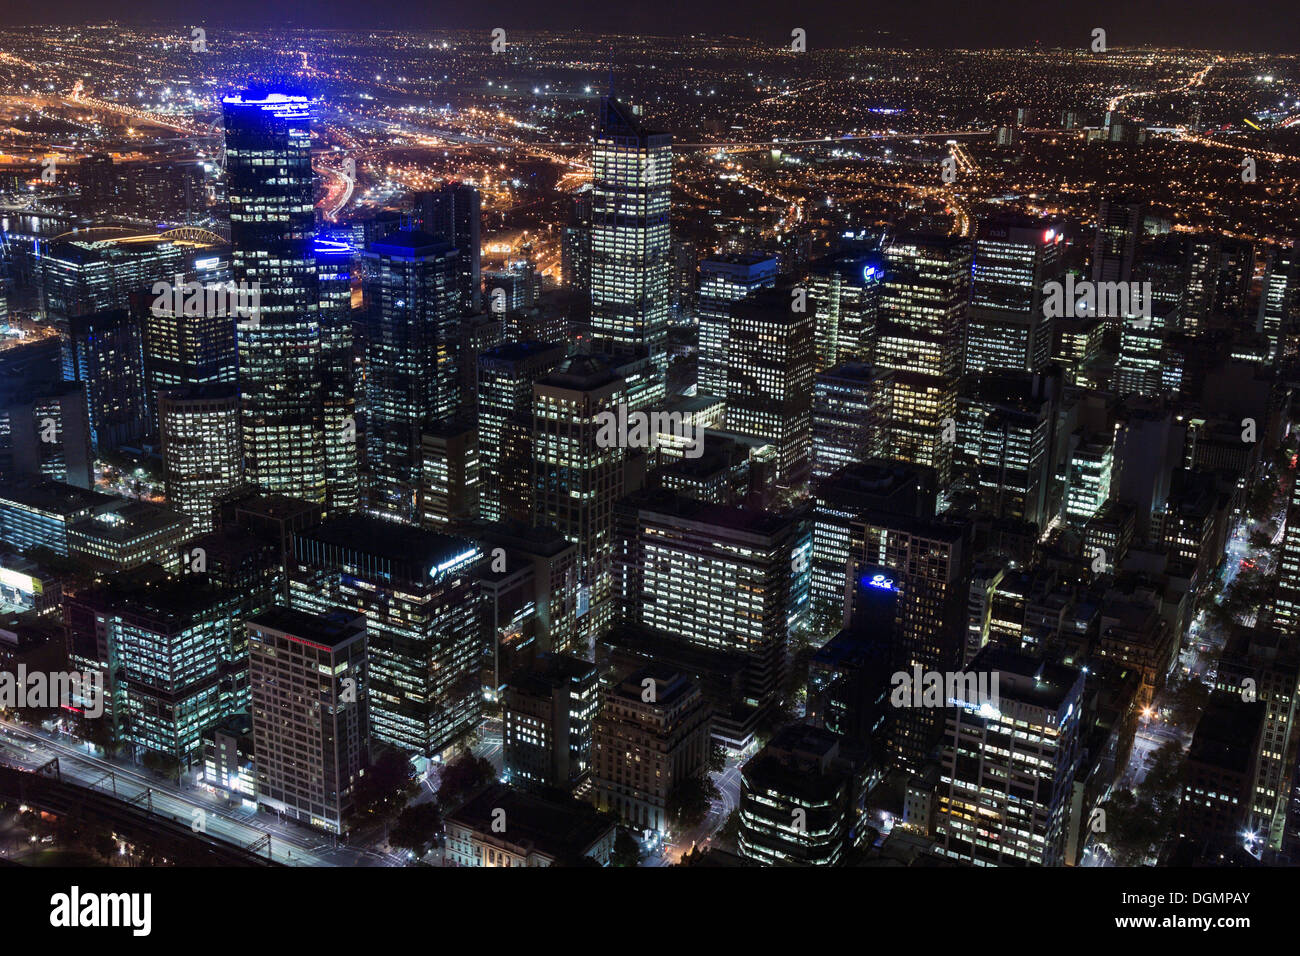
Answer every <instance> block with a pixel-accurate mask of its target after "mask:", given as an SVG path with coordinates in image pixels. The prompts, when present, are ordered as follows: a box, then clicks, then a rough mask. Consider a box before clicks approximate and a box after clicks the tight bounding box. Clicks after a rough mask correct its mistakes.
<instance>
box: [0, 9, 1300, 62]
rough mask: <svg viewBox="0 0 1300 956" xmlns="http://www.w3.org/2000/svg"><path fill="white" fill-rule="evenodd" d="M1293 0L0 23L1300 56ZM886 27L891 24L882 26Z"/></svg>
mask: <svg viewBox="0 0 1300 956" xmlns="http://www.w3.org/2000/svg"><path fill="white" fill-rule="evenodd" d="M1298 13H1300V4H1297V2H1296V0H1234V2H1226V0H1090V2H1073V3H1070V2H1065V3H1061V2H1050V3H1034V2H1030V0H982V2H980V0H976V2H956V0H905V2H889V3H880V2H876V0H863V2H854V0H848V2H846V0H744V2H737V0H727V2H717V0H633V2H627V0H555V2H545V0H454V2H453V0H382V2H378V3H371V2H360V0H39V2H31V3H25V2H21V0H6V2H5V3H3V4H0V23H4V24H7V25H13V24H28V23H30V24H43V23H65V24H68V23H70V24H77V23H88V22H102V21H104V20H108V19H120V20H127V21H132V22H149V21H161V22H168V23H175V22H178V21H179V22H185V23H188V22H190V21H191V20H192V21H194V23H207V24H218V25H225V24H231V23H244V24H248V25H250V26H269V25H275V24H281V25H291V26H312V25H314V26H327V27H375V28H416V29H418V28H430V29H433V28H485V29H490V28H491V27H495V26H501V27H505V28H506V29H507V30H508V29H511V28H514V29H521V30H530V29H542V30H589V31H597V32H598V31H613V32H618V33H630V34H639V33H649V34H655V35H661V36H662V35H673V34H684V33H729V34H733V35H745V36H752V37H756V38H759V39H770V40H771V41H772V42H773V43H788V42H789V36H790V30H791V29H792V28H794V27H796V26H799V27H803V28H804V29H805V30H807V31H808V48H809V50H810V51H812V50H814V49H815V48H816V46H817V45H819V44H825V45H837V44H838V45H845V44H850V43H862V42H874V43H877V44H880V45H899V46H921V47H925V46H935V47H953V46H964V47H979V46H991V47H1015V46H1026V45H1031V44H1034V43H1041V44H1043V45H1045V46H1072V47H1086V46H1087V45H1088V42H1089V40H1090V35H1091V32H1092V29H1093V28H1094V27H1103V28H1105V29H1106V32H1107V41H1108V43H1109V45H1110V46H1112V47H1123V46H1134V45H1141V44H1160V45H1177V46H1189V47H1202V48H1213V49H1223V50H1243V51H1251V52H1280V53H1300V16H1298V15H1297V14H1298ZM881 31H887V35H882V33H881Z"/></svg>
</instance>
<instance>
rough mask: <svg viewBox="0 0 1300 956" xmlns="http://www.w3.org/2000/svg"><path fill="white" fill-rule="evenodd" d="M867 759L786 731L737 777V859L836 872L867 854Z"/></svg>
mask: <svg viewBox="0 0 1300 956" xmlns="http://www.w3.org/2000/svg"><path fill="white" fill-rule="evenodd" d="M867 760H868V758H867V751H866V750H865V749H864V748H861V747H855V746H854V745H853V744H852V743H851V742H850V741H847V740H845V739H844V738H843V737H841V736H840V735H839V734H835V733H832V732H831V731H829V730H825V729H824V728H821V727H811V726H809V725H807V724H789V725H788V726H786V727H783V728H782V729H781V730H779V731H777V733H776V735H775V736H774V737H773V738H772V739H771V741H769V742H768V744H767V746H765V747H764V748H763V749H762V750H760V751H759V752H758V753H757V754H756V755H755V756H753V757H751V758H750V759H749V760H748V761H747V762H746V763H745V765H744V766H743V767H742V768H741V770H740V808H739V813H740V834H739V836H738V838H737V848H738V850H739V852H740V855H741V856H742V857H744V858H745V859H748V860H753V861H755V862H756V863H759V864H761V865H763V866H841V865H843V864H844V863H845V862H846V859H847V857H848V855H849V853H851V852H852V851H853V850H855V849H857V848H859V847H862V846H865V845H866V844H867V841H868V840H869V839H870V833H871V828H870V827H868V826H867V825H866V819H865V817H866V807H865V803H866V796H867V777H868V774H867V766H868V763H867Z"/></svg>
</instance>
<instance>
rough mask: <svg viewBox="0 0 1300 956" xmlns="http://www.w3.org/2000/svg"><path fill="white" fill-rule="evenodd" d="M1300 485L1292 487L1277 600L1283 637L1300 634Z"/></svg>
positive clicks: (1276, 624)
mask: <svg viewBox="0 0 1300 956" xmlns="http://www.w3.org/2000/svg"><path fill="white" fill-rule="evenodd" d="M1297 486H1300V482H1296V483H1295V485H1293V486H1292V488H1291V502H1290V505H1289V506H1288V507H1287V513H1286V519H1287V520H1286V529H1285V531H1284V532H1283V538H1282V555H1281V557H1280V558H1279V559H1278V579H1277V596H1276V597H1275V598H1274V600H1273V618H1272V627H1273V630H1275V631H1277V632H1278V633H1279V634H1286V635H1293V634H1296V633H1297V632H1300V487H1297Z"/></svg>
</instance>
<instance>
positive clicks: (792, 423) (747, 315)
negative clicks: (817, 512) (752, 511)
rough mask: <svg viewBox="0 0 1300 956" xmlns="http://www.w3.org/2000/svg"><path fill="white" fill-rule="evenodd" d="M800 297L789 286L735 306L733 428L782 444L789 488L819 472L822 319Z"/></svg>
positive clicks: (781, 463) (730, 371)
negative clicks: (817, 370)
mask: <svg viewBox="0 0 1300 956" xmlns="http://www.w3.org/2000/svg"><path fill="white" fill-rule="evenodd" d="M800 292H805V290H802V289H797V288H794V287H792V286H791V285H790V284H789V283H788V282H783V283H781V284H779V285H776V286H774V287H772V288H770V289H761V290H759V291H758V292H756V293H754V294H753V295H752V296H750V297H749V298H747V299H742V300H740V301H739V302H736V303H734V304H733V305H732V306H731V325H730V331H729V332H728V343H727V354H728V356H729V359H730V361H729V363H728V366H727V395H726V398H727V428H728V429H730V430H732V431H737V432H740V433H741V434H743V435H752V436H754V437H755V438H763V439H766V440H768V441H770V442H772V443H773V444H774V445H776V447H777V458H778V460H777V481H778V482H779V483H780V484H782V485H785V486H788V487H793V486H795V485H797V484H799V483H800V482H803V481H806V480H807V479H808V477H809V475H810V474H811V473H812V461H811V457H812V394H813V365H814V363H815V359H816V356H815V355H814V345H813V324H814V318H813V312H812V309H811V308H809V307H808V306H809V303H808V301H807V299H806V292H805V298H804V299H803V300H802V301H800V298H799V296H798V293H800ZM801 307H802V309H801Z"/></svg>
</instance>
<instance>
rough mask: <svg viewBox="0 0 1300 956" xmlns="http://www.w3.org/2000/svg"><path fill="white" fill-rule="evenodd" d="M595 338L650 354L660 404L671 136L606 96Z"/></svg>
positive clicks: (595, 208)
mask: <svg viewBox="0 0 1300 956" xmlns="http://www.w3.org/2000/svg"><path fill="white" fill-rule="evenodd" d="M592 173H593V179H592V197H591V334H592V338H593V339H594V340H595V343H596V347H597V348H598V349H599V350H600V351H605V352H613V353H634V354H645V355H647V356H648V357H649V358H650V360H651V361H652V363H653V365H654V387H652V388H650V389H648V390H647V391H646V392H645V394H644V399H643V402H642V403H641V404H639V405H638V407H642V406H643V405H654V404H656V403H658V402H662V401H663V399H664V397H665V395H666V388H667V375H668V312H669V300H670V297H671V290H670V289H669V276H670V272H671V265H672V263H671V258H670V243H671V241H672V237H671V236H670V234H669V208H670V205H671V198H672V182H673V151H672V136H671V135H669V134H668V133H656V132H652V131H650V130H648V129H646V128H645V127H643V126H642V125H641V120H640V117H639V116H638V115H637V111H636V110H634V109H632V108H631V107H629V106H627V105H626V104H623V103H620V102H618V101H617V100H615V99H614V98H613V97H612V96H603V97H601V100H600V125H599V127H598V128H597V130H596V141H595V144H594V146H593V148H592Z"/></svg>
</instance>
